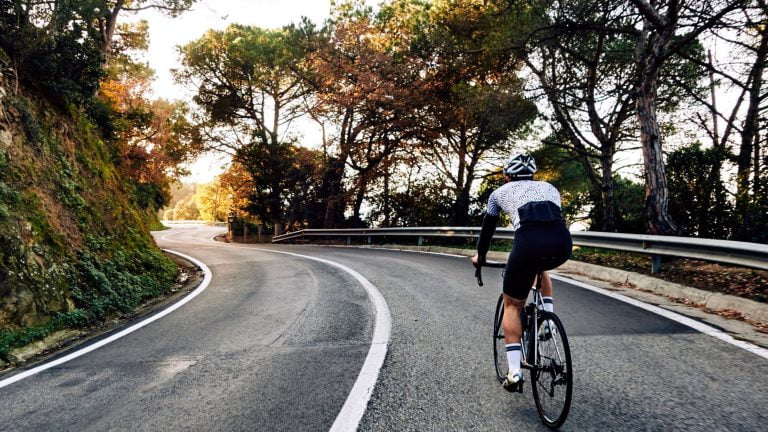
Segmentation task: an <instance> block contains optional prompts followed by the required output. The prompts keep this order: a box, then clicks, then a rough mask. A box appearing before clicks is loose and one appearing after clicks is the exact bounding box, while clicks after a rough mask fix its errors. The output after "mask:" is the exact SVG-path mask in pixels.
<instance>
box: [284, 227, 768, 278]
mask: <svg viewBox="0 0 768 432" xmlns="http://www.w3.org/2000/svg"><path fill="white" fill-rule="evenodd" d="M479 234H480V228H477V227H406V228H365V229H305V230H300V231H295V232H290V233H286V234H283V235H280V236H276V237H275V238H273V239H272V242H273V243H280V242H287V241H291V240H298V239H303V238H317V237H337V238H339V237H341V238H344V237H346V238H347V244H350V243H351V241H352V237H367V240H368V243H371V241H372V238H373V237H417V238H418V244H419V246H421V245H422V244H423V239H424V237H462V238H476V237H477V236H478V235H479ZM571 237H572V238H573V244H574V245H577V246H589V247H597V248H604V249H614V250H621V251H627V252H637V253H644V254H649V255H652V256H653V257H654V259H653V269H652V270H653V272H654V273H655V272H657V271H658V270H659V268H660V266H661V257H662V256H674V257H683V258H693V259H701V260H705V261H713V262H719V263H724V264H733V265H738V266H744V267H749V268H755V269H761V270H768V245H765V244H761V243H747V242H737V241H730V240H715V239H701V238H691V237H673V236H655V235H644V234H623V233H605V232H595V231H575V232H572V233H571ZM493 238H494V239H503V240H514V238H515V232H514V231H513V230H511V229H509V228H497V229H496V233H495V234H494V236H493Z"/></svg>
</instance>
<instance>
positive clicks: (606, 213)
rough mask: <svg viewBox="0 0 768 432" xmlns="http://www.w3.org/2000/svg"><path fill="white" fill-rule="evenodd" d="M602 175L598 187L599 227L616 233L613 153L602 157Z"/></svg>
mask: <svg viewBox="0 0 768 432" xmlns="http://www.w3.org/2000/svg"><path fill="white" fill-rule="evenodd" d="M602 156H603V157H602V163H601V165H602V167H601V168H602V175H603V181H602V185H601V187H600V200H601V201H602V205H603V225H602V226H601V227H600V228H601V230H602V231H605V232H616V228H617V225H618V224H617V218H616V199H615V196H614V193H615V191H616V187H615V184H614V182H613V153H610V154H605V153H603V155H602Z"/></svg>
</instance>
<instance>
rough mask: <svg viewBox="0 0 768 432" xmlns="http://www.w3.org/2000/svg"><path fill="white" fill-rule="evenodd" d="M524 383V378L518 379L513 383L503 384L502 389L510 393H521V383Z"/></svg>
mask: <svg viewBox="0 0 768 432" xmlns="http://www.w3.org/2000/svg"><path fill="white" fill-rule="evenodd" d="M524 383H525V380H522V381H518V382H516V383H514V384H510V385H505V386H503V387H504V390H506V391H508V392H510V393H522V392H523V384H524Z"/></svg>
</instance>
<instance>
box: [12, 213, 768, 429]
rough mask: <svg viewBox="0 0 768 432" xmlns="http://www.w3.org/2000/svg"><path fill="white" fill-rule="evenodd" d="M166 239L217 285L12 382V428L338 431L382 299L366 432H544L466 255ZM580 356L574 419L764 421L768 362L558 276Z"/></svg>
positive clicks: (490, 292) (186, 231)
mask: <svg viewBox="0 0 768 432" xmlns="http://www.w3.org/2000/svg"><path fill="white" fill-rule="evenodd" d="M215 232H216V229H212V228H202V227H194V228H180V229H174V230H170V231H164V232H162V233H158V234H157V239H158V243H159V244H160V245H161V246H163V247H167V248H170V249H174V250H178V251H180V252H183V253H187V254H189V255H192V256H194V257H195V258H197V259H199V260H201V261H203V262H205V263H206V264H207V265H208V266H209V267H210V269H211V270H212V272H213V280H212V282H211V284H210V286H209V287H208V288H207V289H206V290H205V291H203V292H202V293H201V294H200V295H199V296H198V297H197V298H195V299H194V300H192V301H191V302H190V303H189V304H187V305H185V306H183V307H182V308H181V309H179V310H178V311H176V312H174V313H172V314H170V315H168V316H166V317H164V318H162V319H161V320H158V321H157V322H154V323H152V324H151V325H148V326H147V327H144V328H142V329H140V330H138V331H136V332H135V333H132V334H130V335H129V336H126V337H125V338H123V339H120V340H118V341H116V342H113V343H111V344H109V345H107V346H105V347H102V348H100V349H98V350H96V351H94V352H92V353H90V354H87V355H85V356H83V357H80V358H78V359H76V360H73V361H71V362H68V363H65V364H63V365H61V366H59V367H56V368H53V369H49V370H47V371H45V372H42V373H40V374H38V375H35V376H32V377H30V378H27V379H24V380H22V381H20V382H17V383H15V384H12V385H10V386H8V387H5V388H2V389H0V430H14V431H16V430H68V431H80V430H153V431H154V430H328V428H329V427H330V426H331V425H332V424H333V421H334V419H335V417H336V415H337V414H338V413H339V411H340V410H341V408H342V405H344V403H345V401H346V399H347V395H348V394H349V393H350V390H351V389H352V388H353V385H354V383H355V379H356V378H357V375H358V373H359V372H360V369H361V367H362V365H363V362H364V361H365V358H366V354H367V353H368V349H369V347H370V341H371V337H372V332H373V327H374V321H375V316H374V309H373V307H372V306H371V304H370V301H369V300H368V297H367V295H366V292H365V291H364V289H363V287H362V286H361V285H360V284H359V283H358V281H356V280H355V279H354V278H352V277H351V276H350V275H349V274H348V273H346V272H344V271H342V270H340V269H338V268H336V267H333V266H329V265H327V264H323V263H319V262H315V261H310V260H306V259H301V258H297V257H293V256H286V255H281V254H275V253H274V252H269V251H266V250H264V249H273V250H283V251H290V252H294V253H299V254H304V255H311V256H315V257H321V258H324V259H327V260H331V261H334V262H337V263H340V264H343V265H346V266H348V267H351V268H353V269H355V270H356V271H358V272H359V273H360V274H362V275H363V276H364V277H365V278H367V279H368V280H369V281H370V282H372V283H373V284H374V285H375V286H376V287H377V288H378V289H379V291H380V292H381V293H382V294H383V296H384V298H385V300H386V302H387V303H388V305H389V310H390V312H391V317H392V333H391V339H390V344H389V350H388V353H387V357H386V360H385V362H384V366H383V368H382V369H381V371H380V375H379V377H378V383H377V385H376V387H375V389H374V391H373V394H372V396H371V400H370V403H369V405H368V408H367V410H366V412H365V415H364V416H363V418H362V421H361V423H360V429H361V430H420V431H422V430H510V429H519V430H544V428H543V426H542V425H541V423H540V422H539V419H538V416H537V414H536V409H535V406H534V404H533V400H532V397H531V395H530V386H529V385H526V392H525V393H524V394H522V395H512V394H509V393H507V392H505V391H504V390H503V389H501V388H500V387H499V386H498V384H497V382H496V380H495V377H494V372H493V364H492V359H491V353H490V349H491V346H490V325H491V315H492V312H493V307H494V306H495V301H496V298H497V296H498V291H497V288H495V287H494V285H495V284H494V283H493V281H494V279H496V278H497V277H498V276H499V275H498V272H494V270H492V269H487V270H486V273H485V274H484V276H485V279H486V286H485V287H483V288H479V287H477V285H476V283H475V280H474V277H473V272H472V270H471V267H470V266H469V264H468V262H467V260H466V259H462V258H454V257H448V256H439V255H428V254H417V253H406V252H395V251H384V250H368V249H349V248H332V247H318V246H277V245H268V246H263V247H260V246H244V245H227V244H221V243H214V242H212V241H211V240H210V238H211V236H212V235H213V234H214V233H215ZM555 289H556V302H557V305H556V311H557V313H558V315H560V316H561V317H562V319H563V321H564V323H565V325H566V328H567V329H568V335H569V339H570V342H571V347H572V352H573V355H574V360H575V374H576V375H575V393H574V403H573V406H572V408H571V414H570V416H569V418H568V421H567V422H566V424H565V426H564V427H563V428H562V429H561V430H574V431H582V430H601V431H602V430H707V431H712V430H718V431H719V430H734V431H750V430H754V431H764V430H766V427H768V426H766V425H768V423H767V422H768V414H767V413H766V411H765V408H766V407H768V391H766V390H767V389H768V361H767V360H765V359H763V358H762V357H759V356H757V355H755V354H752V353H749V352H747V351H745V350H742V349H739V348H737V347H734V346H733V345H730V344H727V343H725V342H722V341H720V340H717V339H715V338H712V337H710V336H706V335H704V334H701V333H698V332H696V331H694V330H692V329H690V328H688V327H685V326H683V325H681V324H678V323H676V322H674V321H670V320H668V319H666V318H662V317H660V316H657V315H654V314H652V313H649V312H646V311H644V310H642V309H638V308H635V307H633V306H630V305H628V304H626V303H622V302H619V301H617V300H614V299H611V298H608V297H605V296H602V295H600V294H597V293H593V292H591V291H587V290H584V289H581V288H578V287H575V286H571V285H567V284H565V283H562V282H556V288H555Z"/></svg>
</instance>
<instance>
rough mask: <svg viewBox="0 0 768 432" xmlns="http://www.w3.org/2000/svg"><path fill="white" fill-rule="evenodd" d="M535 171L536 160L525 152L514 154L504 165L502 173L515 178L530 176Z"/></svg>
mask: <svg viewBox="0 0 768 432" xmlns="http://www.w3.org/2000/svg"><path fill="white" fill-rule="evenodd" d="M535 173H536V161H535V160H533V157H531V156H530V155H527V154H520V153H519V154H516V155H514V156H512V157H511V158H509V160H508V161H507V163H506V165H504V174H506V175H508V176H510V177H515V178H532V177H533V174H535Z"/></svg>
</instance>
